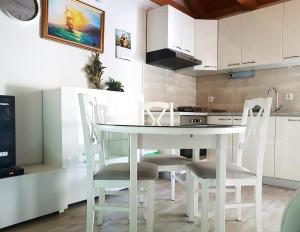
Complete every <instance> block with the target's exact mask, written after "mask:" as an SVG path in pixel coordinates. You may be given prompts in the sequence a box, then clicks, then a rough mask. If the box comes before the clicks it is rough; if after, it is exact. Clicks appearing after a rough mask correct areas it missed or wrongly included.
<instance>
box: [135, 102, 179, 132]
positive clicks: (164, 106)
mask: <svg viewBox="0 0 300 232" xmlns="http://www.w3.org/2000/svg"><path fill="white" fill-rule="evenodd" d="M151 110H152V111H151ZM167 110H169V111H170V126H174V106H173V103H167V102H143V103H141V104H140V123H141V124H142V125H143V124H144V123H145V111H146V112H147V116H149V117H150V118H151V120H152V125H158V126H161V119H162V117H163V116H164V114H165V113H166V111H167ZM153 112H156V113H157V112H160V113H159V114H158V116H157V115H154V114H153ZM156 116H157V117H156Z"/></svg>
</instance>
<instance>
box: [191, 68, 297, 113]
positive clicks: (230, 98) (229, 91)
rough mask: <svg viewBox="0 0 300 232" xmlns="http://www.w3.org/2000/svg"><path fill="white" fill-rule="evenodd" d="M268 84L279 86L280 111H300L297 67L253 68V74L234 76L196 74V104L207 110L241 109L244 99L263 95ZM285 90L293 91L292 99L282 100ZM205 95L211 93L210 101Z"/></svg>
mask: <svg viewBox="0 0 300 232" xmlns="http://www.w3.org/2000/svg"><path fill="white" fill-rule="evenodd" d="M270 86H274V87H276V88H277V89H278V90H279V103H280V104H283V108H282V110H281V111H282V112H300V67H291V68H281V69H269V70H261V71H256V74H255V77H252V78H247V79H238V80H230V79H228V78H227V75H217V76H209V77H200V78H197V90H196V91H197V95H196V99H197V100H196V105H197V106H199V107H204V108H207V109H208V110H211V109H224V110H227V111H241V110H242V109H243V104H244V101H245V100H246V99H251V98H256V97H266V96H267V91H268V88H269V87H270ZM287 93H292V94H293V95H294V100H293V101H286V100H285V95H286V94H287ZM208 96H213V97H214V101H213V102H212V103H210V102H208ZM273 99H274V102H273V104H275V97H274V98H273Z"/></svg>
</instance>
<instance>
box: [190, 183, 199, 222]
mask: <svg viewBox="0 0 300 232" xmlns="http://www.w3.org/2000/svg"><path fill="white" fill-rule="evenodd" d="M192 180H193V181H192V185H193V189H194V191H193V196H192V198H193V201H194V206H193V207H194V211H193V213H194V216H195V217H198V214H199V213H198V212H199V203H198V202H199V181H198V179H197V178H195V177H194V178H193V179H192Z"/></svg>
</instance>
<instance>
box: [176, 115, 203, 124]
mask: <svg viewBox="0 0 300 232" xmlns="http://www.w3.org/2000/svg"><path fill="white" fill-rule="evenodd" d="M197 124H198V125H199V124H207V116H204V115H182V116H181V117H180V125H181V126H185V125H197Z"/></svg>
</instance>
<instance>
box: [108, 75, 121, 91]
mask: <svg viewBox="0 0 300 232" xmlns="http://www.w3.org/2000/svg"><path fill="white" fill-rule="evenodd" d="M105 85H106V86H107V90H110V91H119V92H124V89H123V88H124V85H123V84H122V83H121V82H120V81H117V80H114V79H113V78H111V77H110V78H109V79H108V81H106V82H105Z"/></svg>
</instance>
